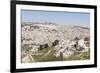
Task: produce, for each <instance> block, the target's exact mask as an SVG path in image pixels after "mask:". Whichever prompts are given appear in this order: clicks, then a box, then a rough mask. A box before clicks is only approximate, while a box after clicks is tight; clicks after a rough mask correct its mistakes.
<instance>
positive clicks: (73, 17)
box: [21, 10, 90, 26]
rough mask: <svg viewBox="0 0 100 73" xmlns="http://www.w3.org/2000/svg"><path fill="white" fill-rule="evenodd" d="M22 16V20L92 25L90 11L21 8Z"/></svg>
mask: <svg viewBox="0 0 100 73" xmlns="http://www.w3.org/2000/svg"><path fill="white" fill-rule="evenodd" d="M21 17H22V22H53V23H57V24H60V25H73V26H74V25H78V26H89V25H90V14H89V13H78V12H61V11H57V12H56V11H36V10H21Z"/></svg>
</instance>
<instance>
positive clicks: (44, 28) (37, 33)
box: [21, 23, 90, 62]
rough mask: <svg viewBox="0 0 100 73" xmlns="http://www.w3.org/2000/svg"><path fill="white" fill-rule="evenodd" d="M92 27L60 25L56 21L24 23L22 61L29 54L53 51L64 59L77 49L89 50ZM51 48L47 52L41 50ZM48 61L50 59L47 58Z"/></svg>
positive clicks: (81, 50)
mask: <svg viewBox="0 0 100 73" xmlns="http://www.w3.org/2000/svg"><path fill="white" fill-rule="evenodd" d="M89 32H90V29H89V28H87V27H80V26H69V25H58V24H55V23H22V28H21V46H22V47H21V50H22V62H31V61H29V59H28V61H27V60H24V61H23V59H24V58H25V57H28V55H29V54H30V55H32V56H36V55H39V54H41V55H43V54H44V55H48V54H50V53H51V52H52V55H53V56H55V57H60V56H62V57H63V59H66V58H68V57H69V56H71V55H74V54H75V52H76V51H78V52H87V51H88V50H89V48H90V47H89V44H90V42H89V38H90V34H89ZM44 48H49V50H48V51H46V52H41V51H42V50H43V49H44ZM47 61H48V60H47Z"/></svg>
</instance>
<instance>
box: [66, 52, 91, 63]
mask: <svg viewBox="0 0 100 73" xmlns="http://www.w3.org/2000/svg"><path fill="white" fill-rule="evenodd" d="M89 59H90V52H80V53H79V52H76V53H75V54H74V55H71V56H69V57H68V58H66V59H64V61H65V60H66V61H71V60H89Z"/></svg>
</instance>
